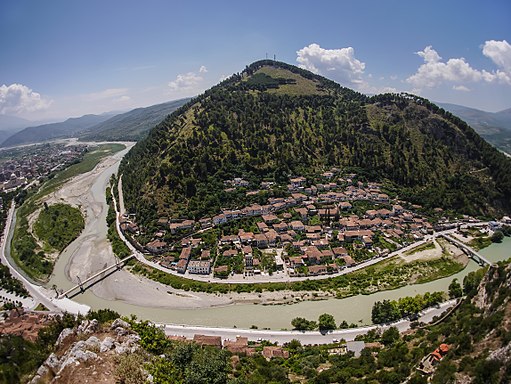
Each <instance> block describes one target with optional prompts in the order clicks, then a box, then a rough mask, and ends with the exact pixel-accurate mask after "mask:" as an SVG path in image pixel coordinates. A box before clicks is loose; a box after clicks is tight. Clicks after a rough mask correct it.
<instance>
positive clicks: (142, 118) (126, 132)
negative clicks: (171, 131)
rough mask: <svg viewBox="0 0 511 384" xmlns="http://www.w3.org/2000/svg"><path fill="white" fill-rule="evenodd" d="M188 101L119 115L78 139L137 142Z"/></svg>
mask: <svg viewBox="0 0 511 384" xmlns="http://www.w3.org/2000/svg"><path fill="white" fill-rule="evenodd" d="M188 101H190V99H181V100H175V101H170V102H168V103H163V104H157V105H152V106H150V107H146V108H137V109H133V110H132V111H129V112H126V113H121V114H119V115H116V116H113V117H111V118H110V119H108V120H106V121H104V122H102V123H99V124H98V125H96V126H94V127H92V128H91V129H89V130H88V131H87V132H86V133H83V134H82V135H80V139H81V140H92V141H115V140H129V141H138V140H140V139H142V138H144V137H145V136H147V134H148V132H149V131H150V130H151V128H153V127H154V126H155V125H157V124H159V123H160V122H161V121H162V120H163V119H164V118H165V117H166V116H167V115H170V114H171V113H172V112H174V111H175V110H176V109H178V108H179V107H181V106H182V105H184V104H186V103H187V102H188Z"/></svg>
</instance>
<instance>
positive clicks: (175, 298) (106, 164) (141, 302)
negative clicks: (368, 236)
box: [47, 147, 511, 330]
mask: <svg viewBox="0 0 511 384" xmlns="http://www.w3.org/2000/svg"><path fill="white" fill-rule="evenodd" d="M128 150H129V147H128V148H127V149H126V150H123V151H121V152H119V153H117V154H115V155H113V156H111V157H109V158H108V159H105V160H104V161H102V162H101V163H100V164H99V165H98V167H96V169H95V170H93V171H92V172H89V173H87V174H84V175H81V176H79V177H77V178H76V179H74V180H71V181H70V182H68V183H67V184H66V185H65V186H64V187H63V188H62V189H61V190H59V191H58V192H57V193H56V194H55V196H54V197H53V198H54V199H55V200H60V201H66V202H68V203H71V204H76V205H80V206H81V207H82V210H83V211H85V212H86V224H85V229H84V231H83V232H82V234H81V235H80V236H79V237H78V238H77V239H76V240H75V241H74V242H73V243H71V245H70V246H69V247H68V248H67V249H66V250H65V251H64V252H63V253H62V255H61V256H60V257H59V259H58V261H57V263H56V265H55V270H54V274H53V276H52V278H51V279H50V281H49V283H48V284H47V286H48V287H51V286H52V285H53V284H55V285H57V287H58V288H59V289H63V290H66V289H68V288H71V287H72V286H73V285H75V284H76V283H77V276H78V277H79V278H80V279H81V280H85V279H86V278H87V277H88V276H90V275H92V274H93V273H95V272H97V271H99V270H101V269H103V268H104V267H106V266H107V265H111V264H113V263H114V262H115V257H114V255H113V253H112V250H111V248H110V246H109V243H108V240H107V239H106V233H107V227H106V214H107V211H108V206H107V204H106V200H105V194H104V191H105V189H106V187H107V185H108V182H109V179H110V176H111V175H112V174H114V173H115V172H117V169H118V167H119V162H120V160H121V159H122V157H123V156H124V154H125V153H126V152H127V151H128ZM481 253H482V254H483V255H484V256H486V257H487V258H488V259H490V260H491V261H494V262H496V261H499V260H505V259H507V258H509V257H511V239H510V238H505V239H504V241H503V243H501V244H493V245H491V246H490V247H488V248H486V249H484V250H482V251H481ZM477 268H478V265H477V264H476V263H474V262H473V261H470V262H469V264H468V266H467V267H466V268H465V269H464V270H463V271H461V272H459V273H458V274H456V275H454V276H451V277H448V278H444V279H439V280H436V281H433V282H430V283H426V284H416V285H409V286H406V287H402V288H399V289H395V290H392V291H384V292H378V293H374V294H371V295H359V296H354V297H350V298H346V299H334V298H331V299H326V300H321V301H304V302H300V303H297V304H292V305H254V304H232V303H233V301H235V299H236V298H234V299H233V296H235V295H236V294H233V295H229V294H228V295H223V296H219V295H211V294H206V293H196V292H184V291H177V290H174V289H172V288H170V287H167V286H164V285H162V284H159V283H156V282H153V281H150V280H147V279H145V278H142V277H139V276H135V275H133V274H131V273H129V272H127V271H125V270H121V271H118V272H115V273H114V274H113V275H111V276H110V277H108V278H106V279H105V280H103V281H101V282H100V283H98V284H96V285H95V286H94V287H93V288H92V289H90V290H87V291H86V292H84V293H82V294H79V295H77V296H75V297H74V298H73V300H75V301H77V302H79V303H83V304H87V305H89V306H90V307H91V308H93V309H101V308H110V309H113V310H116V311H117V312H119V313H121V314H123V315H129V314H135V315H137V317H138V318H140V319H150V320H152V321H155V322H159V323H174V324H190V325H205V326H215V327H234V326H236V327H238V328H249V327H250V326H251V325H256V326H258V327H259V329H261V328H270V329H277V330H278V329H285V328H287V329H290V328H291V320H292V319H293V318H294V317H297V316H300V317H305V318H308V319H314V320H315V319H317V318H318V316H319V315H320V314H322V313H325V312H327V313H330V314H332V315H333V316H334V317H335V319H336V321H337V322H338V323H339V322H341V321H342V320H346V321H347V322H349V323H351V322H353V323H357V324H361V325H362V324H370V317H371V316H370V315H371V308H372V306H373V304H374V302H376V301H381V300H383V299H397V298H400V297H404V296H413V295H416V294H418V293H425V292H434V291H440V290H443V291H446V290H447V287H448V286H449V284H450V282H451V281H452V279H454V278H458V280H460V281H462V280H463V277H464V276H466V275H467V274H468V273H469V272H471V271H474V270H476V269H477ZM290 294H291V293H290Z"/></svg>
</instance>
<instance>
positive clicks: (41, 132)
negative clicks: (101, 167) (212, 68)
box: [1, 114, 112, 147]
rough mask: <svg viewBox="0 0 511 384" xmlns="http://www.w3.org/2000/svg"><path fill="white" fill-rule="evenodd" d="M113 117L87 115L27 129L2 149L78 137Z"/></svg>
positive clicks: (4, 143)
mask: <svg viewBox="0 0 511 384" xmlns="http://www.w3.org/2000/svg"><path fill="white" fill-rule="evenodd" d="M110 117H112V115H110V114H104V115H85V116H82V117H76V118H71V119H67V120H66V121H63V122H60V123H51V124H44V125H38V126H36V127H28V128H25V129H23V130H21V131H19V132H18V133H16V134H14V135H12V136H11V137H9V138H8V139H7V140H5V141H4V142H3V143H2V145H1V146H2V147H12V146H14V145H20V144H31V143H38V142H42V141H48V140H55V139H64V138H69V137H76V136H77V135H79V134H80V133H81V132H84V131H86V130H88V129H90V128H92V127H94V126H95V125H97V124H99V123H102V122H103V121H105V120H108V119H109V118H110Z"/></svg>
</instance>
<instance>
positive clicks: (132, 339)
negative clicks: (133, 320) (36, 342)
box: [30, 319, 140, 384]
mask: <svg viewBox="0 0 511 384" xmlns="http://www.w3.org/2000/svg"><path fill="white" fill-rule="evenodd" d="M139 340H140V337H139V336H138V335H137V334H136V333H133V332H131V329H130V325H129V324H128V323H127V322H125V321H124V320H121V319H117V320H115V321H114V322H113V323H112V325H111V327H110V329H106V330H104V329H103V330H101V327H100V325H99V323H98V321H97V320H84V321H83V322H82V323H81V324H80V325H79V326H78V327H77V328H76V329H70V328H66V329H64V330H63V331H62V332H61V333H60V335H59V337H58V339H57V342H56V343H55V346H56V351H55V353H52V354H51V355H50V356H49V357H48V358H47V359H46V361H45V362H44V363H43V365H41V367H39V369H38V370H37V373H36V375H35V376H34V377H33V379H32V381H31V382H30V383H31V384H42V383H60V382H69V381H68V380H66V379H62V377H63V376H66V377H70V376H71V377H72V376H73V375H74V372H75V371H76V370H79V369H80V368H81V367H83V366H89V365H94V364H97V363H99V362H100V361H101V362H104V361H107V360H108V359H112V358H115V355H122V354H129V353H134V352H136V351H137V350H138V348H139Z"/></svg>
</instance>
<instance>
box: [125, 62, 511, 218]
mask: <svg viewBox="0 0 511 384" xmlns="http://www.w3.org/2000/svg"><path fill="white" fill-rule="evenodd" d="M332 166H336V167H341V168H343V169H348V168H356V169H357V170H358V172H359V173H362V174H364V175H366V176H367V177H368V178H370V179H372V180H381V181H386V183H387V185H391V186H392V188H395V190H396V191H398V192H399V194H400V196H401V197H403V198H406V199H409V200H411V201H412V202H416V203H420V204H422V205H424V206H426V207H444V208H452V209H455V210H457V211H459V212H463V213H468V214H474V215H490V216H491V215H495V214H500V213H502V212H509V211H511V199H510V198H509V196H511V172H510V170H511V162H510V160H508V159H506V158H505V156H504V155H502V154H501V153H499V152H498V151H497V150H495V149H494V148H493V147H492V146H491V145H489V144H488V143H486V142H485V141H484V140H483V139H481V137H480V136H478V135H477V133H476V132H475V131H474V130H473V129H472V128H470V127H469V126H468V125H467V124H466V123H464V122H463V121H462V120H460V119H459V118H457V117H455V116H453V115H452V114H450V113H448V112H445V111H444V110H443V109H441V108H439V107H437V106H436V105H434V104H432V103H430V102H429V101H427V100H425V99H422V98H418V97H415V96H411V95H406V94H402V95H396V94H385V95H377V96H374V97H367V96H364V95H362V94H359V93H357V92H354V91H352V90H350V89H347V88H343V87H341V86H339V85H338V84H336V83H334V82H333V81H330V80H328V79H325V78H323V77H321V76H318V75H315V74H313V73H311V72H308V71H305V70H303V69H300V68H297V67H295V66H292V65H288V64H285V63H280V62H273V61H269V60H265V61H259V62H256V63H253V64H252V65H250V66H248V67H247V68H246V69H245V70H244V71H243V72H242V73H240V74H235V75H233V76H231V77H230V78H229V79H227V80H225V81H223V82H222V83H220V84H219V85H217V86H215V87H213V88H211V89H210V90H208V91H206V92H205V93H204V94H202V95H201V96H199V97H197V98H195V99H193V100H192V101H190V102H189V103H187V104H186V105H184V106H183V107H181V108H180V109H179V110H177V111H176V112H175V113H173V114H172V115H170V116H169V117H168V118H167V119H165V120H164V121H163V122H162V123H161V124H159V125H158V126H157V127H156V128H155V129H153V130H152V131H151V133H150V134H149V136H148V137H147V138H146V139H145V140H143V141H141V142H139V143H138V144H137V145H136V146H135V147H134V148H133V149H132V150H131V151H130V153H129V154H128V155H127V156H126V157H125V158H124V160H123V162H122V164H121V168H120V172H121V173H122V174H123V175H124V176H123V187H124V192H125V199H126V203H127V207H128V209H130V210H131V211H134V212H136V213H137V214H138V217H139V221H140V222H141V223H145V222H148V221H150V220H153V219H155V218H157V217H159V216H170V217H179V216H181V217H183V216H187V217H195V218H200V217H202V216H205V215H210V214H214V213H217V212H218V210H219V208H220V207H224V208H225V207H228V206H229V205H233V204H235V202H232V201H231V200H230V199H229V196H228V195H226V194H225V193H224V191H223V189H224V187H223V181H224V180H228V179H232V178H233V177H244V178H245V179H247V180H249V181H250V182H251V183H252V184H253V185H256V184H257V183H258V182H260V181H261V180H263V179H267V180H268V179H270V180H276V181H279V182H285V181H286V180H287V179H288V178H289V176H292V175H303V176H307V175H310V174H312V173H313V172H315V171H318V170H321V169H326V168H328V167H332Z"/></svg>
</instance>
